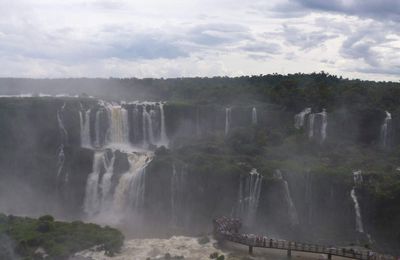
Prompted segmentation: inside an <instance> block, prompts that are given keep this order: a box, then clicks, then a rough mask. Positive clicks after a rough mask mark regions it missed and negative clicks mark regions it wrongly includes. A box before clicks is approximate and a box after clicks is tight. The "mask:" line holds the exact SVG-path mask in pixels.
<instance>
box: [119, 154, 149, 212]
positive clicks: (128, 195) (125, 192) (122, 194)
mask: <svg viewBox="0 0 400 260" xmlns="http://www.w3.org/2000/svg"><path fill="white" fill-rule="evenodd" d="M150 160H151V157H150V156H149V154H146V153H144V154H135V153H133V154H128V161H129V166H130V168H129V170H128V172H126V173H124V174H123V175H122V176H121V177H120V179H119V181H118V185H117V187H116V189H115V193H114V207H115V210H117V211H118V212H123V211H125V210H126V209H132V210H133V212H135V213H139V211H140V208H141V207H142V206H143V203H144V192H145V174H146V166H147V165H148V163H149V162H150Z"/></svg>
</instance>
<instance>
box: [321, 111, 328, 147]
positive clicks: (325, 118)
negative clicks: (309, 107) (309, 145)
mask: <svg viewBox="0 0 400 260" xmlns="http://www.w3.org/2000/svg"><path fill="white" fill-rule="evenodd" d="M320 115H321V116H322V124H321V143H322V142H324V141H325V139H326V127H327V126H328V114H327V113H326V109H325V108H324V109H322V112H321V113H320Z"/></svg>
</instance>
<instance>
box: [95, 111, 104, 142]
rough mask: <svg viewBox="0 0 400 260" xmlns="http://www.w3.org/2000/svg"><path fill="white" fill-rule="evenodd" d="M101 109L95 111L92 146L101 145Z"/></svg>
mask: <svg viewBox="0 0 400 260" xmlns="http://www.w3.org/2000/svg"><path fill="white" fill-rule="evenodd" d="M101 113H102V111H101V110H100V109H99V110H97V111H96V117H95V121H94V133H95V141H94V146H95V147H97V148H98V147H101V143H102V142H101V140H100V127H101V125H100V116H101Z"/></svg>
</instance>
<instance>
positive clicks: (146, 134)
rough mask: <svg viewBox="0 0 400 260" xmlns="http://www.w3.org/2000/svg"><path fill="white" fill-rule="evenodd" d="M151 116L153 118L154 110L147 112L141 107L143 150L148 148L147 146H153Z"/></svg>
mask: <svg viewBox="0 0 400 260" xmlns="http://www.w3.org/2000/svg"><path fill="white" fill-rule="evenodd" d="M152 115H153V116H154V110H150V112H147V110H146V107H145V106H143V114H142V118H143V148H148V146H149V144H155V138H154V132H153V120H152Z"/></svg>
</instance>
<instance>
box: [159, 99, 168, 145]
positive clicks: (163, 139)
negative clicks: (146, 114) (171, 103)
mask: <svg viewBox="0 0 400 260" xmlns="http://www.w3.org/2000/svg"><path fill="white" fill-rule="evenodd" d="M160 115H161V129H160V130H161V133H160V145H164V146H166V147H168V143H169V141H168V137H167V132H166V130H165V114H164V104H163V103H160Z"/></svg>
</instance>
